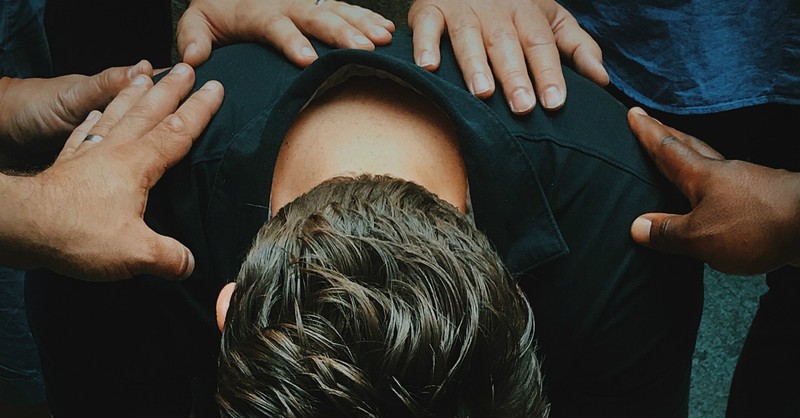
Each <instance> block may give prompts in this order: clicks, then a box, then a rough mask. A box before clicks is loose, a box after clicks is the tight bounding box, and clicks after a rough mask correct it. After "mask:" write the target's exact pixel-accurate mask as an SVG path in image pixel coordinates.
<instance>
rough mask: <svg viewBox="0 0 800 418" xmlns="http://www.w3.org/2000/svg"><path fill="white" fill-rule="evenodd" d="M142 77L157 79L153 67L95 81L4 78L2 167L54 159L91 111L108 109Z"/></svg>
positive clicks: (115, 71) (0, 88) (0, 89)
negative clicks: (27, 160) (38, 158)
mask: <svg viewBox="0 0 800 418" xmlns="http://www.w3.org/2000/svg"><path fill="white" fill-rule="evenodd" d="M140 74H144V75H147V76H152V75H153V67H152V66H151V65H150V63H149V62H147V61H141V62H139V63H138V64H136V65H134V66H131V67H117V68H109V69H107V70H105V71H103V72H101V73H100V74H97V75H94V76H91V77H89V76H84V75H65V76H61V77H54V78H46V79H43V78H28V79H14V78H3V79H1V80H0V96H1V97H2V100H0V167H2V166H9V165H14V163H16V162H18V161H20V160H24V159H25V158H26V157H28V156H31V155H35V154H39V153H43V152H47V151H52V152H53V154H55V151H57V150H59V149H61V147H63V146H64V140H65V139H66V138H67V136H68V135H69V134H70V132H72V130H74V129H75V127H76V126H78V124H80V123H81V121H83V120H84V119H86V116H87V115H88V114H89V112H91V111H92V110H96V109H103V108H105V107H106V105H108V103H109V102H110V101H111V100H112V99H113V98H114V97H116V95H117V94H119V92H120V91H122V89H124V88H125V87H127V86H128V85H129V84H130V83H131V80H133V79H134V78H136V76H138V75H140Z"/></svg>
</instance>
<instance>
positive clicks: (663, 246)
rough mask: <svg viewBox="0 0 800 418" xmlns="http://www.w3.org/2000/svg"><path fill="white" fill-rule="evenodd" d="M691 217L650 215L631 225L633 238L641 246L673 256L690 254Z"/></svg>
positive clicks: (638, 219) (664, 214)
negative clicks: (689, 231)
mask: <svg viewBox="0 0 800 418" xmlns="http://www.w3.org/2000/svg"><path fill="white" fill-rule="evenodd" d="M690 216H691V214H689V215H674V214H667V213H648V214H645V215H642V216H640V217H638V218H636V219H635V220H634V221H633V224H631V238H633V240H634V242H636V243H637V244H639V245H642V246H645V247H648V248H652V249H654V250H657V251H661V252H665V253H671V254H684V255H686V254H689V253H690V249H691V246H690V245H689V244H690V243H689V242H688V240H687V239H685V238H684V237H688V236H689V234H688V232H687V231H688V230H689V228H690V225H691V224H690V222H689V217H690Z"/></svg>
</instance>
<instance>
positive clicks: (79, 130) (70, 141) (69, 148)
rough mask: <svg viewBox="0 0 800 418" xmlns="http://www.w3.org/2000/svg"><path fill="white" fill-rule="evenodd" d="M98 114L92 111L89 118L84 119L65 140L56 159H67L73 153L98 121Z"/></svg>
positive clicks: (99, 114)
mask: <svg viewBox="0 0 800 418" xmlns="http://www.w3.org/2000/svg"><path fill="white" fill-rule="evenodd" d="M101 115H102V113H100V112H99V111H97V110H93V111H91V112H89V116H87V117H86V120H84V121H83V123H81V124H80V125H78V126H77V127H76V128H75V130H74V131H72V134H71V135H70V136H69V138H67V142H65V143H64V148H62V149H61V152H60V153H59V154H58V158H59V159H61V158H68V157H69V156H71V155H72V154H74V153H75V151H76V150H77V149H78V147H79V146H80V145H81V144H82V143H83V140H84V139H85V138H86V135H88V134H89V131H90V130H91V129H92V128H93V127H94V125H95V124H96V123H97V121H98V120H100V116H101Z"/></svg>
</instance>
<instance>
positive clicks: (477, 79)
mask: <svg viewBox="0 0 800 418" xmlns="http://www.w3.org/2000/svg"><path fill="white" fill-rule="evenodd" d="M491 88H492V84H491V83H490V82H489V77H486V74H484V73H477V74H475V75H474V76H473V77H472V86H470V92H471V93H472V94H483V93H486V92H487V91H489V89H491Z"/></svg>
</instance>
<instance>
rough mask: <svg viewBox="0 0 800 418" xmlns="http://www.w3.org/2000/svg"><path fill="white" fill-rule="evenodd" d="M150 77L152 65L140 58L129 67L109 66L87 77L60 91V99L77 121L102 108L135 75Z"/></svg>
mask: <svg viewBox="0 0 800 418" xmlns="http://www.w3.org/2000/svg"><path fill="white" fill-rule="evenodd" d="M139 75H143V76H146V77H150V76H152V75H153V67H152V65H150V63H149V62H148V61H146V60H142V61H140V62H139V63H137V64H136V65H133V66H130V67H114V68H109V69H107V70H105V71H103V72H101V73H99V74H96V75H94V76H92V77H87V78H85V79H84V80H82V81H81V82H79V83H75V85H74V86H73V87H72V88H70V89H68V90H66V91H64V92H60V93H59V94H60V101H61V103H62V104H63V107H64V110H65V111H66V112H68V113H70V114H71V115H72V120H74V121H75V123H77V122H78V121H80V120H82V119H83V118H85V117H86V115H87V114H88V113H89V112H90V111H92V110H95V109H103V108H105V107H106V105H108V103H109V102H111V100H112V99H114V98H115V97H116V96H117V95H118V94H119V93H120V92H121V91H122V90H123V89H124V88H126V87H128V85H130V84H131V82H132V81H133V80H134V79H136V77H137V76H139Z"/></svg>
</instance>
